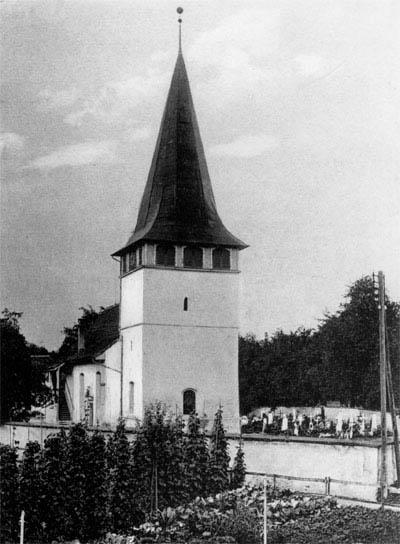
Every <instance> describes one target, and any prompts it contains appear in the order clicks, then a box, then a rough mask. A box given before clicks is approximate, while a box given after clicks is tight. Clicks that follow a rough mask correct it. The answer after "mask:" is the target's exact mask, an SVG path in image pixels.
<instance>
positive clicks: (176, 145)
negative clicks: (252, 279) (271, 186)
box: [114, 33, 247, 255]
mask: <svg viewBox="0 0 400 544" xmlns="http://www.w3.org/2000/svg"><path fill="white" fill-rule="evenodd" d="M141 241H143V242H144V241H147V242H155V243H157V242H158V243H160V242H167V243H175V244H199V245H205V246H216V245H218V246H220V245H221V246H226V247H232V248H238V249H243V248H245V247H247V246H246V244H244V243H243V242H242V241H241V240H239V239H238V238H236V237H235V236H233V235H232V234H231V233H230V232H229V231H228V230H227V229H226V228H225V226H224V225H223V223H222V221H221V219H220V218H219V216H218V212H217V209H216V205H215V199H214V194H213V190H212V187H211V181H210V176H209V173H208V168H207V163H206V158H205V155H204V149H203V144H202V141H201V137H200V131H199V127H198V124H197V119H196V113H195V110H194V106H193V100H192V95H191V92H190V87H189V80H188V76H187V72H186V67H185V63H184V60H183V56H182V49H181V35H180V33H179V52H178V58H177V60H176V64H175V69H174V73H173V76H172V81H171V85H170V89H169V93H168V98H167V103H166V106H165V110H164V114H163V118H162V121H161V127H160V131H159V135H158V139H157V143H156V147H155V151H154V155H153V160H152V163H151V168H150V172H149V176H148V179H147V183H146V187H145V190H144V194H143V197H142V201H141V204H140V209H139V214H138V219H137V224H136V227H135V230H134V231H133V233H132V235H131V236H130V238H129V240H128V242H127V244H126V246H125V247H124V248H122V249H121V250H119V251H117V252H116V253H114V255H123V254H124V253H125V252H126V251H127V250H128V248H130V247H133V246H134V245H136V244H138V243H139V242H141Z"/></svg>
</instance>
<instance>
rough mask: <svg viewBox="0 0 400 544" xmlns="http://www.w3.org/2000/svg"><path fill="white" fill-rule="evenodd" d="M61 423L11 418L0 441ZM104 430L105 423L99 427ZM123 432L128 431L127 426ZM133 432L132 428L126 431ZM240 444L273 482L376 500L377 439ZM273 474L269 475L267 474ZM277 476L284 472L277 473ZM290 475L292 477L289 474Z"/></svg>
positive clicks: (251, 439) (258, 439)
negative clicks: (31, 421) (328, 479)
mask: <svg viewBox="0 0 400 544" xmlns="http://www.w3.org/2000/svg"><path fill="white" fill-rule="evenodd" d="M60 428H61V426H57V425H49V424H42V425H40V424H33V423H31V424H26V423H14V424H5V425H1V426H0V443H3V444H14V445H16V446H18V447H19V448H20V449H21V452H22V450H23V448H24V447H25V445H26V443H27V442H28V441H29V440H37V441H38V442H39V443H41V444H43V442H44V440H45V438H46V437H47V436H48V435H49V434H52V433H55V432H58V430H59V429H60ZM104 432H105V433H106V434H107V433H109V432H110V430H109V429H104ZM127 434H128V435H129V431H127ZM130 434H131V437H132V438H133V436H134V434H133V433H130ZM238 444H239V437H238V435H231V436H229V448H230V453H231V457H233V456H234V454H235V451H236V447H237V446H238ZM243 448H244V452H245V461H246V468H247V471H248V472H250V473H258V474H253V475H249V478H252V479H257V478H261V473H262V474H265V473H267V474H269V475H270V476H268V481H269V482H271V483H274V484H275V485H276V486H277V487H285V488H289V489H292V490H294V491H301V492H306V493H307V492H308V493H320V494H323V493H325V492H326V491H327V488H326V485H327V482H326V480H325V479H326V478H327V477H329V478H330V482H329V492H330V494H331V495H334V496H341V497H347V498H352V499H358V500H370V501H374V500H376V492H377V486H378V482H379V470H380V455H381V448H380V444H379V440H377V439H375V440H352V441H350V440H344V439H342V440H336V439H328V438H307V437H290V438H285V437H279V436H270V435H264V436H262V435H244V436H243ZM387 461H388V482H389V484H392V483H393V482H394V480H395V460H394V452H393V443H392V442H391V441H389V447H388V459H387ZM274 474H275V475H278V477H276V478H274V477H273V476H272V475H274ZM280 476H286V477H287V478H286V479H285V478H282V477H280ZM291 478H295V479H291Z"/></svg>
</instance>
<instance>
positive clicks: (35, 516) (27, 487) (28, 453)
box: [19, 442, 45, 541]
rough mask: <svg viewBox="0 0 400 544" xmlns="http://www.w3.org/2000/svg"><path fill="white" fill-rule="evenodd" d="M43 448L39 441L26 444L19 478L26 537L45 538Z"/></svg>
mask: <svg viewBox="0 0 400 544" xmlns="http://www.w3.org/2000/svg"><path fill="white" fill-rule="evenodd" d="M41 456H42V450H41V447H40V444H39V443H38V442H28V443H27V444H26V446H25V450H24V455H23V458H22V465H21V469H20V479H19V494H20V495H19V497H20V506H21V510H24V511H25V516H26V521H27V523H26V530H25V534H26V538H27V539H29V540H39V541H41V540H43V526H42V522H43V510H42V509H43V507H45V505H44V504H43V481H42V477H41V471H40V467H41Z"/></svg>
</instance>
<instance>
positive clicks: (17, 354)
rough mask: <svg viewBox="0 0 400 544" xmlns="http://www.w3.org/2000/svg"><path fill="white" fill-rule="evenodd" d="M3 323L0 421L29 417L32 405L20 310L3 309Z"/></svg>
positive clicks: (27, 354)
mask: <svg viewBox="0 0 400 544" xmlns="http://www.w3.org/2000/svg"><path fill="white" fill-rule="evenodd" d="M2 315H3V317H2V318H1V319H0V324H1V380H0V381H1V401H0V402H1V414H0V417H1V420H2V421H6V420H8V419H10V417H12V416H13V417H14V418H15V419H17V418H23V417H26V416H27V414H28V411H29V410H30V408H31V391H30V381H31V359H30V355H29V350H28V348H27V345H26V341H25V337H24V336H23V335H22V334H21V332H20V329H19V320H20V318H21V316H22V313H20V312H10V311H9V310H7V308H6V309H5V310H4V311H3V312H2Z"/></svg>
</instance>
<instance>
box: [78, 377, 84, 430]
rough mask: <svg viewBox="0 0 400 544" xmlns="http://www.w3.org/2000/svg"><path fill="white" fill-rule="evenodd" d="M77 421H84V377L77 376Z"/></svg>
mask: <svg viewBox="0 0 400 544" xmlns="http://www.w3.org/2000/svg"><path fill="white" fill-rule="evenodd" d="M79 419H80V420H81V421H83V420H84V419H85V375H84V373H83V372H81V373H80V374H79Z"/></svg>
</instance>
